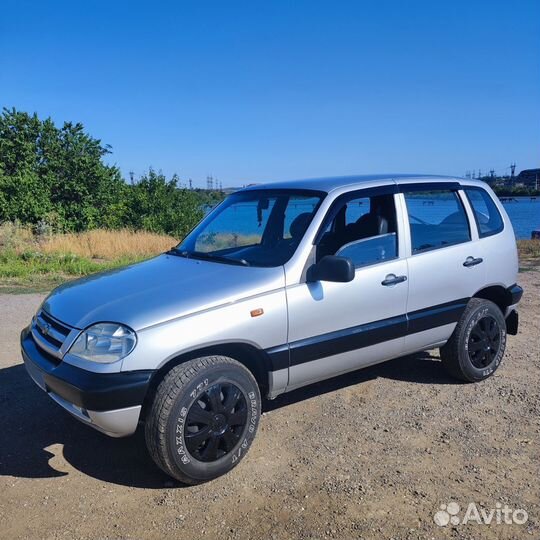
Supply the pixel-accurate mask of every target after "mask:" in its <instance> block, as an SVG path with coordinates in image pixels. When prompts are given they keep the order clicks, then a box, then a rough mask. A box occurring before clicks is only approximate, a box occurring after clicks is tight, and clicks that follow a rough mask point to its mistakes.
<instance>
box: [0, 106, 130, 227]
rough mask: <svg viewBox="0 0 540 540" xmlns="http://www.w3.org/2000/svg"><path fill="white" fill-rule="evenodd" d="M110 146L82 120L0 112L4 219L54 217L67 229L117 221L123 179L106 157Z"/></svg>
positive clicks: (0, 200)
mask: <svg viewBox="0 0 540 540" xmlns="http://www.w3.org/2000/svg"><path fill="white" fill-rule="evenodd" d="M108 153H110V147H108V146H104V145H102V143H101V141H100V140H99V139H95V138H93V137H91V136H90V135H88V134H87V133H86V132H85V131H84V128H83V125H82V124H80V123H76V124H74V123H71V122H65V123H64V125H63V126H62V127H61V128H58V127H57V126H55V125H54V123H53V121H52V120H51V119H50V118H48V119H46V120H40V119H39V118H38V116H37V115H36V114H33V115H29V114H28V113H25V112H19V111H17V110H15V109H3V112H2V115H0V221H4V220H14V219H19V220H21V221H23V222H25V223H32V224H35V223H37V222H38V221H41V220H46V221H53V222H54V224H55V225H57V226H58V227H60V228H62V229H64V230H75V231H80V230H84V229H88V228H95V227H99V226H109V227H114V226H119V225H120V224H121V223H120V220H121V215H122V214H123V212H124V208H123V205H122V201H123V199H124V198H125V188H126V186H125V184H124V182H123V180H122V177H121V175H120V171H119V170H118V168H117V167H114V166H109V165H106V164H105V163H104V162H103V158H104V156H105V155H107V154H108Z"/></svg>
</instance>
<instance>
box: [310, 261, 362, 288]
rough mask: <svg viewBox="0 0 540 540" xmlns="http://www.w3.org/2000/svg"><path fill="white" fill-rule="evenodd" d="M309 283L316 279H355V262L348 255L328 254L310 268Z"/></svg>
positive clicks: (347, 280) (342, 281) (343, 280)
mask: <svg viewBox="0 0 540 540" xmlns="http://www.w3.org/2000/svg"><path fill="white" fill-rule="evenodd" d="M306 278H307V281H308V283H312V282H314V281H336V282H339V283H347V282H349V281H352V280H353V279H354V264H353V262H352V261H351V259H349V258H348V257H336V256H335V255H326V257H323V258H322V259H321V260H320V261H319V262H318V263H317V264H313V265H312V266H310V267H309V268H308V271H307V275H306Z"/></svg>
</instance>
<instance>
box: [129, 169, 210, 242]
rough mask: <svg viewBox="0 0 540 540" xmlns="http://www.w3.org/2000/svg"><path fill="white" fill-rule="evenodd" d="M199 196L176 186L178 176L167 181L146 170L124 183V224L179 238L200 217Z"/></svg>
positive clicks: (201, 214) (163, 177)
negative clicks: (130, 181) (127, 183)
mask: <svg viewBox="0 0 540 540" xmlns="http://www.w3.org/2000/svg"><path fill="white" fill-rule="evenodd" d="M202 216H203V210H202V205H201V201H200V199H199V197H197V195H196V194H195V193H194V192H193V191H189V190H187V189H180V188H179V187H178V177H177V176H176V175H174V176H173V177H172V179H171V180H167V179H166V178H165V176H164V175H163V174H162V173H156V172H155V171H154V170H153V169H150V170H149V171H148V173H147V174H144V175H143V176H141V178H140V179H139V180H138V181H137V182H136V183H134V184H133V185H131V186H128V191H127V203H126V214H125V220H124V222H125V224H126V225H128V226H129V227H132V228H134V229H146V230H149V231H154V232H164V233H167V234H171V235H173V236H175V237H177V238H183V237H184V236H185V235H186V234H187V233H188V232H189V231H190V230H191V229H192V228H193V227H194V226H195V225H196V224H197V222H198V221H199V220H200V219H201V218H202Z"/></svg>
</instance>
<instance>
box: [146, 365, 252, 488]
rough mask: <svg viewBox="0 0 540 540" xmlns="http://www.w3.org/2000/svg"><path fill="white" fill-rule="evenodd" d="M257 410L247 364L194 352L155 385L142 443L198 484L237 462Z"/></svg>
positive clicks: (164, 465) (161, 462)
mask: <svg viewBox="0 0 540 540" xmlns="http://www.w3.org/2000/svg"><path fill="white" fill-rule="evenodd" d="M260 413H261V398H260V392H259V387H258V385H257V382H256V380H255V378H254V377H253V375H252V374H251V372H250V371H249V370H248V369H246V368H245V367H244V366H243V365H242V364H240V363H239V362H237V361H236V360H233V359H232V358H228V357H225V356H206V357H202V358H197V359H194V360H190V361H188V362H186V363H184V364H180V365H178V366H176V367H174V368H173V369H171V371H169V372H168V373H167V374H166V375H165V377H164V378H163V380H162V381H161V383H160V384H159V385H158V387H157V391H156V394H155V397H154V400H153V402H152V405H151V409H150V411H149V414H148V416H147V419H146V425H145V437H146V444H147V447H148V450H149V452H150V455H151V456H152V458H153V459H154V461H155V462H156V464H157V465H158V466H159V467H160V468H161V469H162V470H163V471H165V472H166V473H167V474H169V475H170V476H172V477H174V478H176V479H177V480H180V481H181V482H183V483H185V484H199V483H202V482H206V481H208V480H212V479H213V478H216V477H218V476H221V475H223V474H225V473H227V472H228V471H230V470H231V469H232V468H233V467H235V466H236V465H238V463H239V462H240V461H241V460H242V458H243V457H244V456H245V455H246V453H247V451H248V449H249V447H250V445H251V443H252V441H253V439H254V438H255V433H256V432H257V427H258V424H259V417H260Z"/></svg>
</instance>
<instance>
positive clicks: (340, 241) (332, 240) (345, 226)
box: [317, 194, 398, 268]
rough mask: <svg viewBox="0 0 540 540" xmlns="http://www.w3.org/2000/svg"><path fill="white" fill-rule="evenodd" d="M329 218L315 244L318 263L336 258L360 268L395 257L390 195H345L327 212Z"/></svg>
mask: <svg viewBox="0 0 540 540" xmlns="http://www.w3.org/2000/svg"><path fill="white" fill-rule="evenodd" d="M329 218H330V219H329V221H328V222H327V223H326V225H325V227H324V232H323V233H322V235H321V237H320V240H319V243H318V245H317V260H320V259H322V257H324V256H325V255H338V256H342V257H348V258H350V259H351V260H352V261H353V263H354V265H355V267H357V268H359V267H362V266H369V265H371V264H377V263H379V262H382V261H386V260H391V259H395V258H396V257H397V256H398V251H397V225H396V207H395V202H394V196H393V195H391V194H388V195H374V196H372V197H365V196H359V197H355V196H354V195H352V196H347V197H345V199H344V200H342V201H341V202H338V203H337V205H336V206H334V207H333V208H332V209H331V210H330V214H329Z"/></svg>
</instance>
